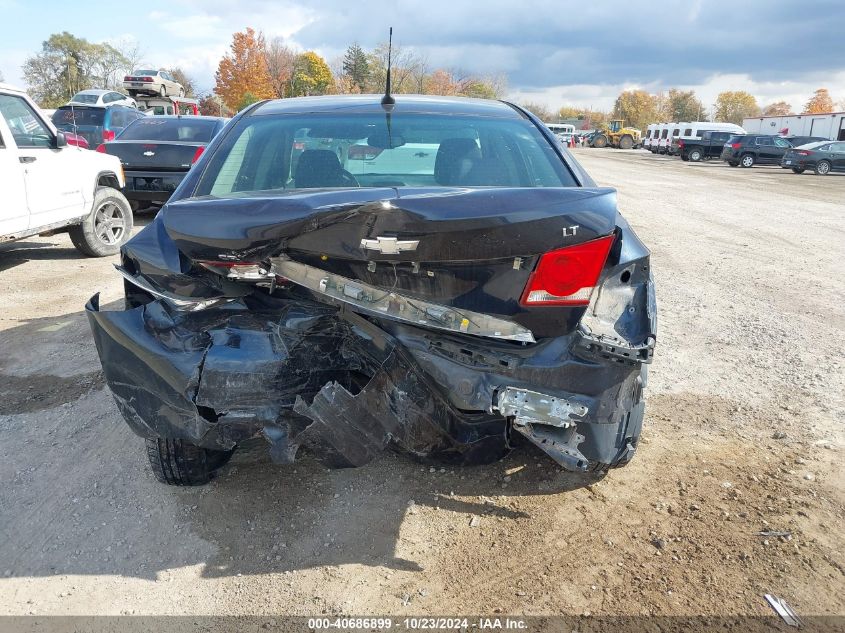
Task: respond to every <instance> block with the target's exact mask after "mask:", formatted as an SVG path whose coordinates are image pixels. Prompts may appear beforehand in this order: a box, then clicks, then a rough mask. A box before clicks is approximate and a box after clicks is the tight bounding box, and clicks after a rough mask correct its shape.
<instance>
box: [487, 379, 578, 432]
mask: <svg viewBox="0 0 845 633" xmlns="http://www.w3.org/2000/svg"><path fill="white" fill-rule="evenodd" d="M493 410H494V411H498V412H499V413H500V414H501V415H502V416H504V417H506V418H510V417H513V418H514V424H515V425H518V426H524V425H526V424H547V425H550V426H557V427H560V428H568V427H570V426H572V425H573V424H575V420H573V419H572V416H573V415H576V416H578V417H583V416H584V415H586V414H587V407H585V406H584V405H583V404H578V403H572V402H570V401H569V400H566V399H565V398H558V397H555V396H549V395H546V394H544V393H538V392H536V391H529V390H528V389H518V388H517V387H505V388H504V389H503V390H502V391H499V392H498V394H496V402H495V403H494V404H493Z"/></svg>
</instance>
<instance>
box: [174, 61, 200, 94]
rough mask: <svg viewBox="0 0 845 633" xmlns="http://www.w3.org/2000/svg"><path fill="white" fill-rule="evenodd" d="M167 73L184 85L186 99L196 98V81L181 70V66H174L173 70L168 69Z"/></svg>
mask: <svg viewBox="0 0 845 633" xmlns="http://www.w3.org/2000/svg"><path fill="white" fill-rule="evenodd" d="M167 72H169V73H170V74H171V75H172V76H173V79H175V80H176V81H178V82H179V83H180V84H182V88H184V89H185V96H186V97H195V96H196V94H197V89H196V87H195V86H194V80H193V79H192V78H191V77H190V76H189V75H188V73H186V72H185V71H184V70H182V69H181V68H179V66H173V67H172V68H168V69H167Z"/></svg>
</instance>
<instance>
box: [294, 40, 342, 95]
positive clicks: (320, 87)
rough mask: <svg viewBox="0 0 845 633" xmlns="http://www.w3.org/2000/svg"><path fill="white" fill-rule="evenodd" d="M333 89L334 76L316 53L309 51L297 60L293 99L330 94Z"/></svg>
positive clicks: (324, 61)
mask: <svg viewBox="0 0 845 633" xmlns="http://www.w3.org/2000/svg"><path fill="white" fill-rule="evenodd" d="M333 88H334V76H333V75H332V71H331V69H329V65H328V64H327V63H326V60H325V59H323V58H322V57H320V56H319V55H317V53H315V52H314V51H307V52H305V53H302V54H301V55H299V56H298V57H297V58H296V63H295V65H294V72H293V82H292V86H291V96H292V97H301V96H307V95H324V94H329V93H330V92H331V91H332V89H333Z"/></svg>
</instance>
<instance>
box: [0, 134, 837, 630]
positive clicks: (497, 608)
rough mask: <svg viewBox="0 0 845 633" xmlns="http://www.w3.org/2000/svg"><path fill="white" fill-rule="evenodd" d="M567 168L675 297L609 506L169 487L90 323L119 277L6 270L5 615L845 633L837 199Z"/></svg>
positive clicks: (611, 154)
mask: <svg viewBox="0 0 845 633" xmlns="http://www.w3.org/2000/svg"><path fill="white" fill-rule="evenodd" d="M576 153H577V155H578V157H579V158H580V159H581V160H582V161H583V163H584V165H585V166H586V167H587V169H588V170H589V171H590V173H591V174H592V175H593V176H594V177H595V178H596V180H597V181H599V182H600V183H601V184H603V185H611V186H615V187H618V189H619V198H620V206H621V208H622V209H623V211H624V213H625V215H626V217H627V218H628V220H629V221H630V222H631V223H632V225H633V226H634V227H635V229H636V230H637V232H638V233H639V235H640V236H641V237H642V238H643V239H644V241H645V242H646V244H648V245H649V246H650V247H651V248H652V249H653V260H652V261H653V266H654V271H655V277H656V280H657V284H658V287H657V291H658V302H659V309H660V325H659V334H658V337H659V338H658V348H657V354H656V358H655V362H654V364H653V366H652V368H651V373H650V376H649V378H650V383H649V390H648V404H647V420H646V427H645V431H644V435H643V437H644V441H643V444H642V447H641V449H640V451H639V453H638V455H637V457H636V458H635V460H634V462H633V463H632V464H631V465H630V466H628V467H627V468H624V469H621V470H616V471H613V472H611V474H610V475H609V476H607V477H605V478H604V479H591V478H585V477H580V476H575V475H572V474H567V473H565V472H562V471H560V470H559V469H558V468H557V467H556V466H554V464H552V463H551V462H550V461H549V460H548V459H546V458H545V457H544V456H542V455H540V454H539V453H538V452H536V451H534V450H530V449H528V448H526V449H523V450H520V451H517V452H515V453H513V454H512V455H511V456H510V457H509V458H507V459H506V460H504V461H502V462H500V463H497V464H494V465H492V466H488V467H480V468H471V469H464V470H459V469H458V470H451V469H446V470H442V469H440V468H439V467H437V468H435V469H433V470H432V469H430V468H429V466H428V465H421V464H420V463H417V462H415V461H412V460H411V459H409V458H407V457H405V456H402V455H396V454H391V453H386V454H385V455H384V456H383V457H382V458H381V459H379V460H377V461H376V462H374V463H372V464H371V465H369V466H367V467H364V468H361V469H358V470H349V471H331V472H329V471H326V470H325V469H324V468H322V467H320V466H319V465H318V464H316V463H314V462H312V461H307V460H306V461H301V462H299V463H297V464H296V465H293V466H285V467H281V466H275V465H273V464H271V463H269V461H268V460H267V459H266V458H265V457H264V456H263V455H262V454H261V453H259V452H257V451H253V452H249V451H247V452H245V453H241V454H238V455H237V456H236V458H235V459H234V460H233V462H232V465H230V466H229V467H228V468H226V469H225V471H224V472H223V474H222V475H221V477H220V478H219V479H218V480H217V481H215V482H214V483H213V484H212V485H210V486H207V487H204V488H199V489H188V490H180V489H172V488H168V487H165V486H162V485H159V484H157V483H156V482H155V481H154V480H153V477H152V475H151V473H150V472H149V469H148V467H147V464H146V458H145V456H144V454H143V452H142V446H143V444H142V442H141V440H139V439H138V438H136V437H135V436H134V435H132V434H131V432H130V431H129V429H128V427H127V426H126V425H125V424H124V422H123V420H122V419H121V418H120V416H119V414H118V412H117V408H116V407H115V405H114V403H113V401H112V398H111V396H110V395H109V393H108V391H107V390H106V389H105V387H104V384H103V379H102V375H101V373H100V371H99V369H100V367H99V362H98V360H97V355H96V351H95V349H94V345H93V343H92V341H91V339H90V334H89V330H88V324H87V321H86V318H85V315H84V312H83V310H82V307H83V304H84V303H85V301H86V300H87V299H88V298H89V297H90V296H91V295H92V294H93V293H94V292H96V291H102V293H103V300H102V301H103V304H109V303H110V302H115V301H117V300H118V299H119V298H120V296H121V284H120V281H119V279H120V278H119V276H118V275H117V274H116V273H115V272H114V271H113V269H112V266H111V265H112V263H113V262H112V261H108V260H93V259H85V258H83V257H81V256H79V255H78V254H77V252H76V251H75V250H73V249H72V247H71V245H70V241H69V240H68V239H67V237H66V236H64V235H58V236H54V237H48V238H36V239H30V240H26V241H23V242H18V243H13V244H1V245H0V296H2V305H3V310H2V312H0V350H2V353H0V378H1V380H0V438H2V443H0V481H2V482H3V483H4V485H3V486H2V488H0V614H28V613H35V614H121V613H133V614H177V613H189V614H283V613H284V614H321V613H328V614H331V613H345V614H349V613H352V614H441V615H454V614H469V613H475V614H493V613H502V614H558V613H564V614H582V613H585V612H590V613H592V614H675V615H677V614H684V615H691V614H714V615H716V614H719V615H739V614H765V615H769V614H770V613H771V612H770V609H769V607H768V606H767V605H766V604H765V602H764V601H763V598H762V596H763V594H764V593H774V594H776V595H778V596H781V597H783V598H785V599H786V600H787V601H788V602H789V603H790V604H791V605H792V606H793V608H795V610H796V611H797V612H798V613H800V614H802V615H810V614H845V593H843V591H842V589H843V586H845V583H843V580H845V567H843V565H845V520H844V517H843V509H844V508H845V506H843V501H845V493H843V491H845V477H843V469H842V466H841V464H842V455H843V453H842V451H843V449H845V436H843V420H845V415H843V413H845V406H843V394H845V385H843V363H845V361H844V360H843V354H842V341H843V340H844V339H845V308H843V296H845V265H843V255H845V251H844V250H843V245H844V244H845V235H843V228H842V220H843V212H845V175H831V176H828V177H816V176H812V175H808V174H805V175H802V176H796V175H793V174H792V173H790V172H787V171H784V170H780V169H779V168H774V167H770V168H767V167H757V168H753V169H750V170H744V169H731V168H729V167H727V166H726V165H724V164H722V163H716V162H713V163H698V164H693V163H683V162H681V161H680V160H678V159H667V158H663V157H657V156H653V155H651V154H647V153H644V152H634V151H631V152H624V151H613V150H592V149H586V148H585V149H579V150H576ZM146 221H149V218H146V219H144V218H143V217H141V218H139V220H138V223H139V224H143V223H145V222H146ZM476 517H477V518H478V519H477V520H475V521H473V519H474V518H476ZM471 523H472V525H471ZM767 530H771V531H785V532H788V533H789V536H766V535H760V534H759V532H761V531H767Z"/></svg>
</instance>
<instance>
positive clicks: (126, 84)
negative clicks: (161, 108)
mask: <svg viewBox="0 0 845 633" xmlns="http://www.w3.org/2000/svg"><path fill="white" fill-rule="evenodd" d="M123 88H124V89H125V90H126V92H128V93H129V94H130V96H133V97H134V96H136V95H139V94H152V95H159V96H160V97H184V96H185V88H184V87H183V86H182V84H180V83H179V82H178V81H176V80H175V79H174V78H173V76H172V75H171V74H170V73H169V72H167V71H166V70H136V71H134V72H133V73H132V74H131V75H126V76H125V77H124V78H123Z"/></svg>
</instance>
